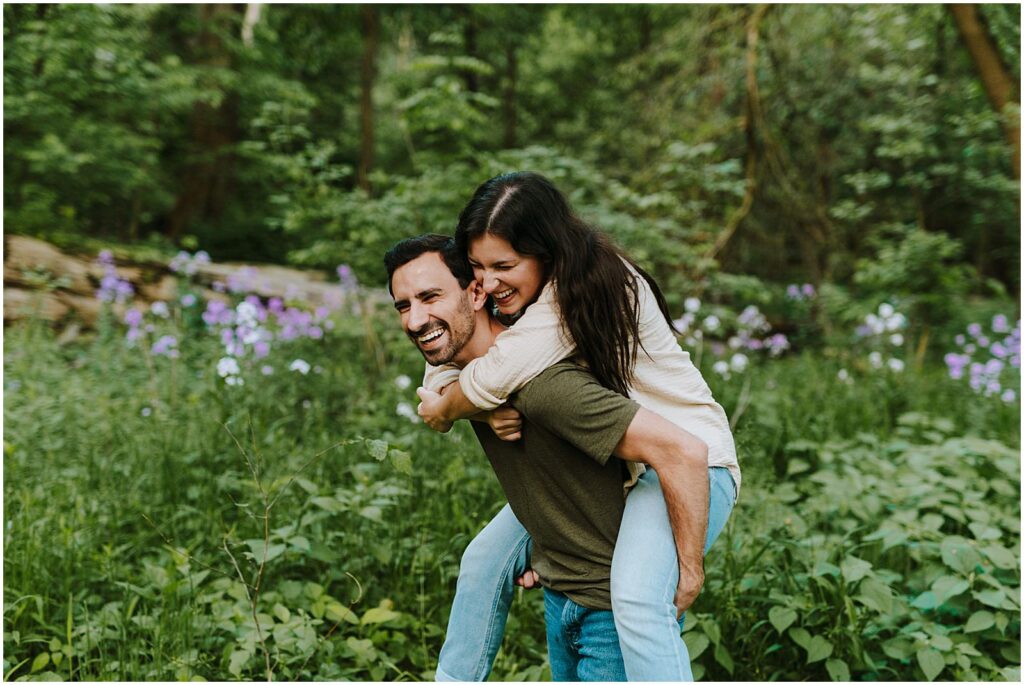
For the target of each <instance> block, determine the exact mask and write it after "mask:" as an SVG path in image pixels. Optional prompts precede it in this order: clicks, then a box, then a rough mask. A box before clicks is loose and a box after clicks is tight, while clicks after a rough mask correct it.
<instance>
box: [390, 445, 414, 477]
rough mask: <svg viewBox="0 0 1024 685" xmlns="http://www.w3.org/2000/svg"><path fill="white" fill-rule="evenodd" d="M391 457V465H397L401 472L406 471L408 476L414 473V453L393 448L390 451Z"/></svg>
mask: <svg viewBox="0 0 1024 685" xmlns="http://www.w3.org/2000/svg"><path fill="white" fill-rule="evenodd" d="M388 454H389V456H390V457H391V465H392V466H394V467H395V470H396V471H398V472H399V473H404V474H405V475H407V476H411V475H412V455H411V454H409V453H408V452H403V451H402V450H391V451H390V452H389V453H388Z"/></svg>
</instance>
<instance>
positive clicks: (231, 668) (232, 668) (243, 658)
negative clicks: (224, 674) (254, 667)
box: [228, 649, 249, 678]
mask: <svg viewBox="0 0 1024 685" xmlns="http://www.w3.org/2000/svg"><path fill="white" fill-rule="evenodd" d="M247 661H249V653H248V652H243V651H242V650H240V649H236V650H235V651H233V652H231V657H230V658H229V659H228V673H230V674H231V675H233V676H235V677H236V678H240V677H241V676H242V667H243V666H245V663H246V662H247Z"/></svg>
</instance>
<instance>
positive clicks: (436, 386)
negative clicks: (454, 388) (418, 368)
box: [423, 364, 459, 392]
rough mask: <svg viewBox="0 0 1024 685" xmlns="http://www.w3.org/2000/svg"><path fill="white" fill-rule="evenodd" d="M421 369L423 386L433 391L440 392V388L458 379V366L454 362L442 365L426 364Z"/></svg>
mask: <svg viewBox="0 0 1024 685" xmlns="http://www.w3.org/2000/svg"><path fill="white" fill-rule="evenodd" d="M426 367H427V368H426V369H425V370H424V371H423V387H424V388H426V389H427V390H432V391H434V392H441V389H442V388H444V387H445V386H446V385H448V384H450V383H454V382H456V381H458V380H459V367H457V366H455V365H454V364H444V365H443V366H431V365H430V364H427V365H426Z"/></svg>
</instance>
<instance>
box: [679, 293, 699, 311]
mask: <svg viewBox="0 0 1024 685" xmlns="http://www.w3.org/2000/svg"><path fill="white" fill-rule="evenodd" d="M683 308H684V309H685V310H686V311H688V312H695V311H697V310H698V309H700V300H698V299H697V298H696V297H688V298H686V301H685V302H683Z"/></svg>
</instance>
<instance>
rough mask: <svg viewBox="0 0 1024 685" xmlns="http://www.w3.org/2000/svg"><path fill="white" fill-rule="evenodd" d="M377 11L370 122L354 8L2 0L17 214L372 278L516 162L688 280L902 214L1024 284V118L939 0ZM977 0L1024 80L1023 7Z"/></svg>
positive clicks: (850, 247) (812, 250)
mask: <svg viewBox="0 0 1024 685" xmlns="http://www.w3.org/2000/svg"><path fill="white" fill-rule="evenodd" d="M374 12H375V16H376V17H377V18H378V22H377V24H378V30H377V40H376V45H377V49H376V52H375V53H374V55H373V57H374V59H373V61H374V64H375V70H374V71H373V75H372V76H373V78H372V83H371V86H372V102H373V108H372V119H373V136H372V140H370V139H369V137H368V132H364V131H363V129H362V121H361V112H360V103H361V99H362V95H363V92H362V88H363V70H362V64H363V60H364V58H365V57H366V56H367V54H368V53H367V52H366V49H367V47H368V36H367V35H364V28H363V20H362V14H361V10H360V8H359V7H358V6H354V5H334V6H330V5H322V6H321V5H317V6H306V5H297V6H273V7H271V6H264V7H263V9H262V11H261V16H260V19H259V21H258V22H257V23H256V24H255V26H254V27H252V28H253V38H252V40H251V41H245V40H242V39H241V37H240V34H241V24H242V22H243V12H242V10H241V9H239V8H238V7H235V8H227V9H225V8H218V9H210V10H205V9H203V8H202V7H200V6H186V5H182V6H172V5H167V6H153V7H146V6H138V7H136V6H126V5H112V6H104V5H97V6H91V5H81V6H70V5H69V6H60V5H56V6H42V5H40V6H35V5H12V6H10V7H5V10H4V18H5V22H4V31H5V34H4V35H5V46H6V47H5V60H4V64H5V68H4V84H5V105H6V106H5V114H4V122H5V133H6V139H7V144H6V145H5V148H4V167H5V172H6V176H7V184H6V185H5V189H4V201H5V202H4V205H5V220H6V225H7V227H8V230H13V231H18V232H24V233H31V234H37V235H43V236H48V237H51V238H54V239H56V240H60V241H61V242H64V243H67V242H75V240H76V238H75V236H83V235H84V236H90V237H111V236H117V237H120V238H126V239H131V240H136V239H141V238H145V237H147V236H153V235H161V234H169V235H168V236H167V239H168V240H169V242H172V243H174V244H175V245H176V246H186V242H188V241H195V242H196V244H195V245H193V246H190V249H196V248H200V247H201V248H203V249H206V250H207V251H209V252H210V253H211V254H212V255H213V256H214V257H215V258H217V259H247V260H261V261H280V260H282V259H284V258H285V256H286V255H292V256H293V258H294V259H295V260H296V261H297V262H299V263H303V264H320V265H323V264H326V263H327V262H334V263H336V262H337V261H338V260H339V259H340V260H341V261H346V262H349V263H353V264H355V265H356V268H357V272H358V274H359V276H360V277H361V278H362V279H363V280H364V281H366V282H374V281H376V280H377V278H378V277H379V267H378V266H377V265H376V264H375V260H376V258H377V257H376V256H375V254H365V255H364V254H361V252H362V251H366V252H374V251H379V249H378V248H380V247H381V246H382V245H384V246H386V244H387V242H388V241H389V240H390V239H392V238H395V237H404V236H406V235H408V234H409V233H411V232H413V231H416V230H424V229H427V230H436V229H437V228H438V227H440V228H442V229H444V230H449V229H450V227H451V225H452V223H453V222H454V220H455V216H456V213H457V211H458V209H459V208H460V207H461V206H462V204H463V203H464V202H465V201H466V199H467V198H468V197H469V194H470V192H471V191H472V189H473V188H474V187H475V186H476V185H478V184H479V183H480V182H482V181H483V180H484V179H485V178H487V176H488V175H489V174H490V173H491V171H492V170H493V169H494V168H500V169H501V170H508V169H509V168H517V167H514V166H511V165H515V164H518V165H519V167H518V168H530V169H533V170H535V171H539V172H541V173H545V174H548V175H551V176H554V177H556V180H557V181H559V182H560V184H562V185H563V186H564V187H565V189H566V190H568V191H569V192H570V193H571V194H572V195H573V199H574V200H575V201H576V202H577V203H578V204H579V205H580V206H581V209H583V210H584V212H585V214H586V215H587V216H588V217H589V218H591V219H593V220H594V221H595V223H596V224H597V225H598V226H599V227H601V228H604V229H606V230H608V231H609V232H611V233H613V234H614V235H615V236H616V237H617V238H618V239H619V240H620V241H621V242H622V243H623V244H624V245H626V246H627V247H629V248H631V249H633V250H634V251H635V255H634V256H635V257H636V258H637V259H638V260H639V261H640V262H641V263H642V264H643V265H644V266H645V267H646V268H648V270H650V271H651V272H652V273H654V274H655V275H656V277H657V278H658V279H659V280H660V281H662V282H663V284H664V285H665V287H666V290H667V291H669V292H670V293H679V295H678V297H679V298H681V297H683V296H684V295H685V294H686V293H685V291H690V290H694V289H696V290H701V289H702V288H703V287H704V286H705V285H706V282H707V279H708V278H709V277H710V276H713V275H714V274H715V273H717V272H718V271H721V270H724V271H726V272H729V273H733V274H748V275H755V276H757V277H759V278H762V279H765V280H772V281H776V282H778V281H783V282H797V283H804V282H810V283H812V284H814V285H815V286H816V287H820V286H821V285H822V284H823V283H827V282H830V283H833V284H835V285H838V286H842V287H846V286H850V285H851V284H853V283H854V276H855V275H856V273H857V272H858V271H859V270H860V269H861V267H862V266H863V265H864V264H866V263H870V261H871V259H872V256H873V255H874V254H875V253H877V252H878V250H879V249H880V246H881V244H882V243H886V242H898V241H900V240H902V239H903V237H904V232H903V231H898V232H896V233H895V234H894V233H893V232H891V231H890V230H889V227H891V226H916V227H917V229H918V230H921V231H925V232H927V233H928V234H931V235H935V236H942V237H944V238H948V239H949V240H951V241H956V242H958V243H959V244H960V245H961V246H962V250H961V252H960V253H959V254H958V255H956V256H952V257H950V258H949V261H948V263H950V264H951V265H956V266H957V267H958V269H957V271H959V267H960V266H961V265H964V264H968V263H969V264H971V265H972V266H973V267H974V268H975V269H976V270H977V274H978V278H976V279H971V280H969V281H968V282H967V283H965V284H964V287H965V288H968V289H969V290H970V291H971V292H972V293H974V294H985V293H987V292H988V291H991V290H992V286H993V284H1001V285H997V286H996V287H1002V288H1004V289H1006V290H1007V291H1008V292H1015V291H1016V290H1017V289H1018V288H1019V264H1020V260H1019V254H1020V238H1019V230H1018V228H1019V216H1018V215H1019V201H1018V195H1019V183H1018V182H1017V181H1016V180H1015V179H1014V178H1013V177H1012V171H1011V166H1010V164H1009V157H1008V154H1007V151H1008V150H1007V148H1008V146H1007V143H1006V141H1005V137H1004V134H1003V131H1002V121H1001V119H1000V116H999V115H997V114H996V113H995V112H993V111H992V109H991V106H990V105H989V103H988V101H987V99H986V96H985V93H984V90H983V88H982V87H981V85H980V82H979V80H978V77H977V72H976V69H975V67H974V65H973V63H972V62H971V60H970V57H969V55H968V54H967V52H966V51H965V50H964V49H963V47H962V46H961V44H960V39H959V37H958V35H957V32H956V30H955V26H954V24H953V22H952V19H951V16H950V14H949V12H948V11H947V10H946V9H945V8H943V7H941V6H932V5H915V6H901V5H892V6H876V5H859V6H843V5H821V6H795V5H779V6H773V7H771V8H770V9H769V10H768V11H767V13H766V14H765V15H764V16H763V17H762V19H761V21H760V24H759V25H758V27H757V28H758V37H759V40H758V50H757V53H756V55H752V54H748V46H747V38H748V33H747V31H748V28H750V27H749V26H748V23H749V21H750V20H751V19H752V16H753V14H752V8H751V7H749V6H743V5H732V6H710V5H709V6H696V5H694V6H677V5H662V6H644V5H635V6H623V7H618V6H609V7H600V8H597V7H589V6H587V7H573V6H571V5H566V6H560V5H556V6H529V7H526V6H513V5H500V6H499V5H496V6H483V5H481V6H473V5H466V6H451V7H447V6H446V7H439V8H429V9H427V8H419V7H415V6H392V7H379V8H375V10H374ZM980 14H981V16H982V19H983V20H984V22H985V26H986V27H987V30H988V31H989V33H990V34H991V37H992V39H993V40H994V41H995V44H996V45H997V47H998V49H999V51H1000V54H1001V56H1002V58H1003V59H1002V61H1003V62H1004V63H1005V64H1006V65H1008V67H1009V70H1010V72H1011V73H1013V74H1016V73H1017V70H1019V67H1018V66H1017V63H1018V62H1019V55H1018V47H1017V43H1018V42H1019V36H1020V24H1019V19H1020V15H1019V8H1016V7H1012V6H983V7H982V8H981V10H980ZM750 57H753V58H755V66H756V69H755V72H754V75H755V76H756V80H757V89H758V98H759V107H758V108H757V114H756V116H755V118H754V119H753V120H751V121H750V122H747V119H746V117H747V111H748V99H749V95H748V92H747V89H746V83H747V64H748V58H750ZM364 142H365V143H372V145H371V147H372V151H373V155H372V160H370V161H371V172H370V177H369V178H370V185H371V191H370V193H369V194H368V195H367V194H364V192H363V191H361V190H359V189H358V188H357V180H356V178H355V173H354V171H353V170H354V169H356V168H358V167H359V164H360V155H361V150H362V148H363V144H364ZM538 150H543V151H544V153H543V154H537V151H538ZM204 165H205V166H204ZM197 168H201V171H202V173H203V174H206V173H209V174H210V175H209V176H208V178H209V182H208V183H204V184H203V185H202V187H201V188H198V189H197V188H196V187H195V185H196V184H195V183H194V182H192V181H191V179H194V178H195V177H196V174H197ZM567 169H569V170H570V172H569V173H565V172H566V170H567ZM583 170H585V171H583ZM581 172H582V173H581ZM748 173H749V175H750V179H749V181H751V183H750V184H748V178H747V176H748ZM748 186H749V189H750V190H751V191H752V196H751V203H750V206H749V211H747V210H746V209H744V213H742V214H743V216H742V220H741V221H739V224H738V225H737V227H736V232H735V234H734V235H733V237H732V238H731V240H730V241H729V242H728V244H727V245H726V247H725V249H724V250H723V251H722V252H720V253H719V254H717V255H716V256H715V258H714V259H711V258H709V257H707V255H708V254H709V248H710V246H711V245H712V244H714V241H715V240H716V238H717V237H718V236H719V235H720V234H721V233H722V230H723V228H724V227H725V226H727V225H729V222H730V221H733V220H735V219H736V218H739V217H740V215H741V214H740V213H737V212H738V210H740V208H741V207H745V205H743V202H742V200H743V197H744V193H745V191H747V190H748ZM434 194H438V195H439V196H438V197H436V198H435V197H433V195H434ZM181 216H184V217H185V219H184V224H183V228H182V229H181V230H180V231H178V229H177V228H175V229H174V230H172V228H171V223H172V222H171V219H172V218H176V217H177V218H180V217H181ZM174 225H175V226H177V223H175V224H174ZM327 241H330V242H331V243H332V244H333V246H327V245H326V244H325V243H326V242H327ZM79 242H81V241H79ZM339 253H344V256H340V255H339ZM331 266H333V264H331ZM673 297H676V296H675V295H673ZM670 300H671V301H672V304H673V305H677V304H678V300H676V299H671V298H670ZM937 315H938V316H939V317H940V319H941V317H942V316H943V314H942V312H938V313H937ZM815 316H816V315H815ZM935 323H940V321H937V322H935Z"/></svg>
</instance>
